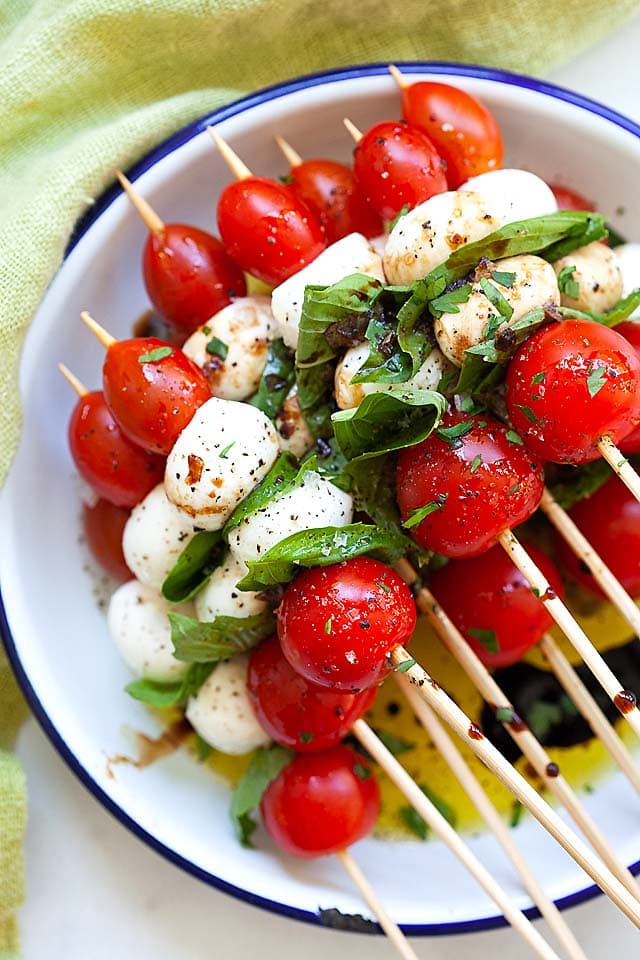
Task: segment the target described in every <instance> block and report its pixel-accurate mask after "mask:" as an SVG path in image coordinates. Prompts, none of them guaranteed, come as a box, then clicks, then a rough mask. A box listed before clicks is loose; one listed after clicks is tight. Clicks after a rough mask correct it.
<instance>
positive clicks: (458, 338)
mask: <svg viewBox="0 0 640 960" xmlns="http://www.w3.org/2000/svg"><path fill="white" fill-rule="evenodd" d="M493 269H494V270H496V271H500V272H504V273H515V279H514V281H513V286H511V287H503V286H501V285H500V284H498V283H497V282H496V281H493V280H490V281H489V282H490V283H492V284H493V285H494V286H495V287H496V289H498V290H499V291H500V293H501V294H502V296H503V297H504V299H505V300H506V301H507V303H508V304H509V305H510V306H511V307H512V309H513V315H512V316H511V318H510V319H509V320H508V321H506V320H505V321H504V322H502V323H501V324H500V325H499V326H498V327H497V328H496V332H499V331H501V330H504V329H505V328H506V327H508V326H509V325H510V324H512V323H515V322H516V321H517V320H519V319H520V318H521V317H523V316H524V315H525V313H529V311H530V310H536V309H538V308H539V307H543V306H545V305H546V304H548V303H552V304H557V303H558V301H559V292H558V284H557V280H556V275H555V272H554V269H553V267H552V266H551V264H549V263H547V262H546V260H543V259H542V258H541V257H535V256H533V255H532V254H521V255H520V256H517V257H505V259H504V260H498V261H496V263H495V266H494V268H493ZM457 306H458V308H459V313H443V314H442V316H440V317H439V318H438V319H437V320H435V321H434V324H433V329H434V333H435V335H436V339H437V341H438V346H439V347H440V349H441V350H442V352H443V353H444V355H445V356H446V357H448V358H449V360H451V362H452V363H454V364H455V365H456V366H457V367H461V366H462V363H463V361H464V353H465V350H468V349H469V347H474V346H475V345H476V344H478V343H481V342H482V340H484V339H485V337H486V330H487V324H488V323H489V321H490V320H492V318H495V317H496V316H499V313H498V310H497V308H496V307H494V305H493V304H492V303H491V301H490V300H489V299H488V298H487V296H486V295H485V293H484V291H483V289H482V287H481V286H480V284H479V283H475V284H474V285H473V287H472V291H471V295H470V296H469V299H468V300H467V302H466V303H460V304H457Z"/></svg>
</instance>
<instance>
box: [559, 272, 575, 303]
mask: <svg viewBox="0 0 640 960" xmlns="http://www.w3.org/2000/svg"><path fill="white" fill-rule="evenodd" d="M575 272H576V267H563V268H562V270H561V271H560V273H559V274H558V290H559V291H560V293H566V295H567V296H568V297H571V298H572V299H573V300H577V299H578V297H579V296H580V284H579V283H578V281H577V280H576V278H575V277H574V273H575Z"/></svg>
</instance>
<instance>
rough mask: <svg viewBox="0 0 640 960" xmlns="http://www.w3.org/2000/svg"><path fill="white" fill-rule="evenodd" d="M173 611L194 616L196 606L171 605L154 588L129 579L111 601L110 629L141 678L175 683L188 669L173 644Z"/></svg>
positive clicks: (129, 663) (114, 639)
mask: <svg viewBox="0 0 640 960" xmlns="http://www.w3.org/2000/svg"><path fill="white" fill-rule="evenodd" d="M170 611H175V612H176V613H181V614H184V616H186V617H192V616H193V605H192V604H190V603H182V604H180V605H179V606H172V605H171V604H170V603H167V601H166V600H165V599H164V597H163V596H161V595H160V594H159V593H158V591H157V590H154V589H153V587H149V586H147V585H146V584H144V583H140V582H139V581H138V580H129V581H128V583H123V584H122V586H121V587H118V589H117V590H116V592H115V593H114V594H113V596H112V597H111V600H110V602H109V610H108V612H107V626H108V628H109V633H110V634H111V638H112V640H113V642H114V643H115V645H116V647H117V648H118V652H119V653H120V656H121V657H122V659H123V660H124V662H125V663H126V664H127V666H128V667H130V668H131V670H132V671H133V672H134V673H135V674H136V676H138V677H145V678H146V679H147V680H155V681H156V682H157V683H175V681H176V680H180V679H182V677H183V676H184V675H185V673H186V672H187V670H188V669H189V664H188V663H183V662H182V661H181V660H176V658H175V657H174V655H173V644H172V643H171V625H170V623H169V619H168V617H167V614H168V613H169V612H170Z"/></svg>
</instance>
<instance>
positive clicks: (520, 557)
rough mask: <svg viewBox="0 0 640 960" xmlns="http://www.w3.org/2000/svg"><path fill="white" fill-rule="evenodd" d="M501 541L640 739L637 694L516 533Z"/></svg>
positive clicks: (506, 532) (507, 534) (508, 534)
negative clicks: (601, 651)
mask: <svg viewBox="0 0 640 960" xmlns="http://www.w3.org/2000/svg"><path fill="white" fill-rule="evenodd" d="M497 540H498V543H499V544H500V546H501V547H502V548H503V549H504V550H506V552H507V553H508V554H509V556H510V557H511V559H512V560H513V562H514V563H515V565H516V567H517V568H518V570H519V571H520V573H521V574H522V575H523V577H525V578H526V579H527V580H528V581H529V583H530V584H531V587H532V589H533V590H534V591H535V592H536V594H537V595H538V596H539V597H540V600H541V601H542V603H544V605H545V607H546V608H547V610H548V611H549V613H550V614H551V616H552V617H553V619H554V620H555V621H556V623H557V624H558V626H559V627H560V629H561V630H562V632H563V633H564V635H565V636H566V637H567V639H568V640H569V641H570V642H571V644H572V645H573V647H574V648H575V649H576V650H577V652H578V653H579V654H580V656H581V657H582V659H583V660H584V662H585V663H586V665H587V666H588V667H589V670H591V672H592V674H593V675H594V677H596V679H597V680H598V682H599V683H600V685H601V686H602V687H603V689H604V690H606V691H607V693H608V694H609V696H610V697H611V699H612V700H613V702H614V704H615V705H616V707H617V708H618V710H619V711H620V713H621V714H622V715H623V717H624V718H625V719H626V720H627V721H628V723H629V724H630V726H631V727H632V729H633V730H634V732H635V733H636V734H637V735H638V736H640V710H638V707H637V706H636V702H635V695H634V694H633V693H631V692H630V691H628V690H624V689H623V687H622V684H621V683H620V681H619V680H618V679H616V676H615V674H614V673H613V671H612V670H611V668H610V667H609V666H608V664H607V663H606V662H605V661H604V660H603V658H602V657H601V655H600V654H599V653H598V651H597V650H596V648H595V647H594V645H593V644H592V643H591V641H590V640H589V638H588V637H587V635H586V633H585V632H584V630H583V629H582V627H581V626H580V625H579V624H578V623H577V622H576V620H575V618H574V617H573V615H572V613H571V612H570V611H569V609H568V607H566V606H565V604H564V602H563V601H562V600H561V599H560V597H558V596H557V595H556V593H555V591H554V590H552V588H551V586H550V585H549V582H548V580H547V578H546V577H545V575H544V574H543V573H542V571H541V570H540V569H539V568H538V566H537V565H536V564H535V563H534V561H533V560H532V559H531V557H530V556H529V554H528V553H527V551H526V550H525V549H524V547H523V546H522V544H521V543H520V542H519V541H518V539H517V537H516V536H515V535H514V534H513V533H512V531H511V530H506V531H505V532H504V533H501V534H500V535H499V537H498V538H497Z"/></svg>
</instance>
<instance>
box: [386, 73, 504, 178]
mask: <svg viewBox="0 0 640 960" xmlns="http://www.w3.org/2000/svg"><path fill="white" fill-rule="evenodd" d="M402 115H403V117H404V119H405V120H406V121H407V123H410V124H412V125H413V126H414V127H418V128H419V129H420V130H423V131H424V133H426V134H427V136H428V137H429V138H430V139H431V140H432V142H433V143H434V145H435V147H436V149H437V151H438V153H439V154H440V156H441V157H442V159H443V160H444V161H445V164H446V174H447V183H448V184H449V188H450V189H451V190H455V189H456V188H457V187H459V186H460V184H461V183H464V181H465V180H468V179H469V177H475V176H477V175H478V174H480V173H488V172H489V171H491V170H497V169H498V168H499V167H500V165H501V163H502V155H503V146H502V134H501V133H500V127H499V126H498V124H497V122H496V119H495V117H494V116H493V114H492V113H490V112H489V110H487V108H486V107H485V106H484V105H483V104H482V103H480V101H479V100H476V98H475V97H472V96H471V94H470V93H466V92H465V91H464V90H459V89H458V88H457V87H451V86H449V84H448V83H432V82H431V81H422V82H420V83H412V84H411V85H410V86H407V87H405V88H404V89H403V91H402Z"/></svg>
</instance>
